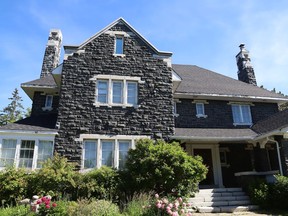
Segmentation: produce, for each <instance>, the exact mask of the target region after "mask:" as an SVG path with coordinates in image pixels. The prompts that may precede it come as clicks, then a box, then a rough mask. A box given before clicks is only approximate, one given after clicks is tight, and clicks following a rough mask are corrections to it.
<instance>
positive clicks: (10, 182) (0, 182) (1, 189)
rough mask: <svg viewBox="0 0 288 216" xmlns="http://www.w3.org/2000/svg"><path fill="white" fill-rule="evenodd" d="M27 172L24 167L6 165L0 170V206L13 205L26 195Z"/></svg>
mask: <svg viewBox="0 0 288 216" xmlns="http://www.w3.org/2000/svg"><path fill="white" fill-rule="evenodd" d="M26 189H27V174H26V171H25V170H24V169H16V168H14V167H7V168H6V169H5V170H3V171H1V172H0V206H5V205H15V204H16V203H17V202H18V201H20V200H21V199H23V198H24V197H25V195H26V192H27V191H26Z"/></svg>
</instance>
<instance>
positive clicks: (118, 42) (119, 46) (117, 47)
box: [114, 35, 124, 55]
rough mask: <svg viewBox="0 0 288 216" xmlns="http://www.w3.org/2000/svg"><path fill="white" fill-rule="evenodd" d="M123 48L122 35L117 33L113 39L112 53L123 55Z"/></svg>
mask: <svg viewBox="0 0 288 216" xmlns="http://www.w3.org/2000/svg"><path fill="white" fill-rule="evenodd" d="M123 48H124V37H123V36H121V35H117V36H116V40H115V52H114V54H116V55H123V54H124V51H123Z"/></svg>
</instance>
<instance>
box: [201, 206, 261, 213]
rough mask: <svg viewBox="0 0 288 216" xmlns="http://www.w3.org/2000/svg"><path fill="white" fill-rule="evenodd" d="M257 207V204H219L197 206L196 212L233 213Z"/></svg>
mask: <svg viewBox="0 0 288 216" xmlns="http://www.w3.org/2000/svg"><path fill="white" fill-rule="evenodd" d="M257 209H259V207H258V206H255V205H248V206H220V207H198V208H197V210H196V211H197V212H200V213H220V212H222V213H233V212H243V211H253V210H257Z"/></svg>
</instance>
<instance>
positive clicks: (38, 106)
mask: <svg viewBox="0 0 288 216" xmlns="http://www.w3.org/2000/svg"><path fill="white" fill-rule="evenodd" d="M45 102H46V95H45V94H43V93H42V92H35V93H34V97H33V104H32V110H31V115H32V116H34V115H40V114H47V113H49V114H50V113H57V111H58V106H59V96H53V103H52V108H53V109H52V110H43V109H42V108H43V107H45Z"/></svg>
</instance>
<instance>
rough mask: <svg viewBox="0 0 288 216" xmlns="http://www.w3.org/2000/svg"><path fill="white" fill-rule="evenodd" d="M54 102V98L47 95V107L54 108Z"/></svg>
mask: <svg viewBox="0 0 288 216" xmlns="http://www.w3.org/2000/svg"><path fill="white" fill-rule="evenodd" d="M52 102H53V96H52V95H47V96H46V102H45V107H52Z"/></svg>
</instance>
